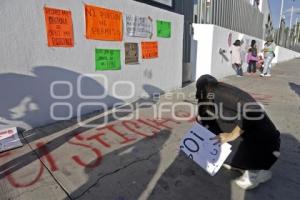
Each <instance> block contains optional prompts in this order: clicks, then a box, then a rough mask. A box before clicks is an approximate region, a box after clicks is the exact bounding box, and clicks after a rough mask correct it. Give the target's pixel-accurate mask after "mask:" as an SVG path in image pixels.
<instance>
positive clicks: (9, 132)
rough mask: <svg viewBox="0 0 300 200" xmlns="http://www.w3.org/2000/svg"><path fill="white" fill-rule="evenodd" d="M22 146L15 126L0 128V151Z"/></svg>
mask: <svg viewBox="0 0 300 200" xmlns="http://www.w3.org/2000/svg"><path fill="white" fill-rule="evenodd" d="M20 146H23V144H22V143H21V141H20V138H19V136H18V132H17V128H15V127H14V128H7V129H3V130H0V152H2V151H7V150H9V149H14V148H17V147H20Z"/></svg>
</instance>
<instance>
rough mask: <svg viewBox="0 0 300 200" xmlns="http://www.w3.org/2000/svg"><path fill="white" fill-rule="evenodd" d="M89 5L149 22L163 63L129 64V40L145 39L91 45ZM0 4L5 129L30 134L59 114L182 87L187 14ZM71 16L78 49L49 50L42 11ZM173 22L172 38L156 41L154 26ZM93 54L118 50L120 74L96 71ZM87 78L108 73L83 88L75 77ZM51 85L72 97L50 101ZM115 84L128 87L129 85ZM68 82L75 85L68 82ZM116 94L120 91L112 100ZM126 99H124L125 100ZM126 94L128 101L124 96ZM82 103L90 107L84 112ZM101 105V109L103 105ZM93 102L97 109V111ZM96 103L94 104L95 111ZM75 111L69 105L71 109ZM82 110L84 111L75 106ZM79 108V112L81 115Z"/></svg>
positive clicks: (0, 115) (112, 4) (139, 7)
mask: <svg viewBox="0 0 300 200" xmlns="http://www.w3.org/2000/svg"><path fill="white" fill-rule="evenodd" d="M84 3H86V4H92V5H95V6H100V7H104V8H108V9H113V10H117V11H120V12H122V13H123V15H124V14H135V15H138V16H144V17H147V16H151V17H152V19H153V28H154V30H153V32H154V35H153V38H152V39H151V41H158V43H159V58H156V59H147V60H143V59H141V50H140V55H139V57H140V63H139V64H138V65H125V63H124V62H125V61H124V59H125V58H124V51H125V50H124V42H138V43H139V47H140V42H141V41H148V40H149V39H147V38H133V37H127V36H126V35H125V34H123V35H124V36H123V41H121V42H110V41H99V40H88V39H86V37H85V25H86V23H85V13H84ZM84 3H83V2H82V1H80V0H65V1H60V0H38V1H37V0H27V1H18V0H2V1H1V2H0V19H1V20H0V27H1V30H0V38H1V40H0V61H1V63H0V91H1V103H0V128H2V127H6V126H18V127H23V128H25V129H30V128H32V127H36V126H40V125H44V124H48V123H51V122H54V121H55V120H53V119H52V118H51V106H53V104H55V103H58V104H57V105H56V104H55V105H56V106H54V109H53V110H54V113H55V116H58V117H61V118H62V119H63V118H69V117H71V116H76V115H78V114H84V113H88V112H91V111H94V110H99V109H101V105H102V104H104V105H107V106H111V105H112V104H113V103H115V102H120V103H124V102H129V101H133V100H135V99H138V98H139V97H140V96H141V95H143V94H144V93H146V94H147V93H153V92H156V91H160V90H170V89H174V88H178V87H180V86H181V83H182V43H183V16H181V15H178V14H175V13H171V12H168V11H165V10H162V9H159V8H155V7H152V6H149V5H146V4H142V3H139V2H135V1H132V0H126V1H123V0H105V1H99V0H98V1H96V0H87V1H84ZM45 5H46V6H48V7H54V8H60V9H67V10H70V11H72V19H73V29H74V39H75V45H74V47H73V48H49V47H48V46H47V36H46V27H45V18H44V10H43V7H44V6H45ZM157 19H161V20H166V21H170V22H172V37H171V38H169V39H168V38H166V39H165V38H157V37H156V24H155V20H157ZM95 48H112V49H121V62H122V63H121V65H122V69H121V70H120V71H95V55H94V54H95V53H94V51H95ZM83 74H93V75H104V76H105V77H107V84H104V81H103V77H98V78H95V77H94V78H84V79H83V82H82V84H81V86H79V85H78V78H79V77H80V76H81V75H83ZM54 81H67V82H68V83H66V82H62V83H61V84H59V85H55V87H54V88H55V93H56V94H57V95H65V96H68V95H67V94H70V95H69V96H70V97H66V98H64V99H60V100H57V99H55V98H53V95H52V96H51V93H50V87H51V84H52V83H53V82H54ZM116 81H131V82H132V83H133V86H134V93H133V95H131V93H132V92H131V91H132V88H131V86H132V85H128V83H127V84H118V85H115V87H114V85H113V84H114V83H115V82H116ZM69 83H71V86H70V84H69ZM113 88H117V89H116V91H115V93H117V94H118V95H117V96H116V95H114V94H113ZM78 90H80V91H81V92H82V93H84V94H85V95H101V94H103V92H107V95H106V96H105V97H104V98H89V99H84V98H82V96H80V95H79V93H78ZM120 95H122V96H123V97H120ZM124 96H127V97H128V98H127V97H124ZM82 103H90V104H91V105H89V106H84V105H85V104H82ZM99 103H100V105H99ZM94 104H95V105H94ZM96 104H97V105H96ZM70 106H71V107H70ZM81 106H84V107H82V110H79V109H78V108H80V107H81ZM78 110H79V112H78Z"/></svg>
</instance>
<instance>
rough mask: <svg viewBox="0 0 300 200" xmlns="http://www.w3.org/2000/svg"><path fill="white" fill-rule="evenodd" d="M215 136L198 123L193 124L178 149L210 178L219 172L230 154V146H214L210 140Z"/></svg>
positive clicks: (213, 141) (226, 144)
mask: <svg viewBox="0 0 300 200" xmlns="http://www.w3.org/2000/svg"><path fill="white" fill-rule="evenodd" d="M215 136H216V135H215V134H213V133H212V132H210V131H209V130H207V129H206V128H205V127H203V126H201V125H200V124H199V123H195V124H194V125H193V127H192V128H191V129H190V130H189V131H188V132H187V133H186V134H185V135H184V137H183V138H182V140H181V144H180V149H181V150H182V151H183V152H184V153H186V154H187V155H188V157H189V158H191V159H192V160H193V161H194V162H196V163H197V164H198V165H199V166H200V167H202V168H203V169H204V170H205V171H206V172H208V173H209V174H210V175H211V176H214V175H215V174H216V173H217V172H218V171H219V169H220V168H221V166H222V164H223V163H224V161H225V160H226V158H227V157H228V156H229V154H230V153H231V145H230V144H228V143H225V144H222V145H221V144H215V143H216V140H210V138H213V137H215ZM214 144H215V145H214Z"/></svg>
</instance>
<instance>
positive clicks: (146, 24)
mask: <svg viewBox="0 0 300 200" xmlns="http://www.w3.org/2000/svg"><path fill="white" fill-rule="evenodd" d="M125 24H126V35H127V36H129V37H143V38H152V35H153V33H152V32H153V25H152V18H151V17H139V16H136V15H129V14H127V15H126V22H125Z"/></svg>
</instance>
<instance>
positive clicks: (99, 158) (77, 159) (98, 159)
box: [68, 134, 102, 168]
mask: <svg viewBox="0 0 300 200" xmlns="http://www.w3.org/2000/svg"><path fill="white" fill-rule="evenodd" d="M74 138H75V139H77V140H79V141H83V140H84V138H83V137H82V136H80V135H79V134H77V135H76V136H75V137H74ZM68 143H69V144H72V145H77V146H81V147H84V148H87V149H90V150H91V151H92V152H93V153H94V154H96V160H95V161H94V162H93V163H88V164H87V163H85V162H83V161H82V160H81V158H80V157H79V156H78V155H75V156H72V159H73V160H74V161H75V162H76V163H77V164H78V165H80V166H82V167H86V168H95V167H97V166H99V165H100V164H101V161H102V153H101V151H100V150H99V149H96V148H94V147H92V146H90V145H87V144H84V143H79V142H73V141H69V142H68Z"/></svg>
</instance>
